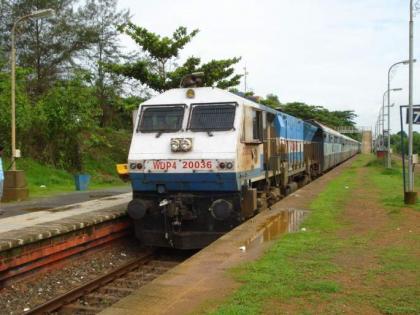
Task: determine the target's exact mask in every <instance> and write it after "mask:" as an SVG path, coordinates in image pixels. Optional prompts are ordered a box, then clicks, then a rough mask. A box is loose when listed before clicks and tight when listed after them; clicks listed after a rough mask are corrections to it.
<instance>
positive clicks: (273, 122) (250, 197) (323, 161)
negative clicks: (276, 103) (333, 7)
mask: <svg viewBox="0 0 420 315" xmlns="http://www.w3.org/2000/svg"><path fill="white" fill-rule="evenodd" d="M358 150H359V143H358V142H357V141H355V140H353V139H351V138H348V137H346V136H343V135H341V134H339V133H338V132H336V131H334V130H332V129H330V128H328V127H325V126H323V125H321V124H319V123H317V122H315V121H312V122H306V121H303V120H301V119H298V118H296V117H293V116H290V115H288V114H286V113H283V112H280V111H278V110H275V109H272V108H269V107H266V106H263V105H261V104H258V103H256V102H254V101H252V100H249V99H247V98H244V97H241V96H238V95H236V94H233V93H230V92H228V91H225V90H221V89H218V88H212V87H193V88H179V89H172V90H169V91H166V92H164V93H162V94H160V95H158V96H156V97H153V98H151V99H149V100H147V101H146V102H144V103H142V104H141V105H140V108H139V113H138V116H137V120H136V122H135V129H134V132H133V138H132V142H131V147H130V152H129V157H128V173H129V177H130V180H131V183H132V188H133V200H132V201H131V202H130V203H129V205H128V214H129V216H130V217H131V218H132V219H133V220H134V224H135V231H136V237H137V238H138V239H139V240H141V242H142V243H144V244H146V245H151V246H163V247H175V248H182V249H193V248H201V247H204V246H206V245H207V244H209V243H210V242H212V241H214V240H215V239H217V238H218V237H220V236H221V235H223V234H224V233H226V232H227V231H229V230H231V229H232V228H234V227H235V226H237V225H239V224H240V223H241V222H243V221H244V220H246V219H248V218H250V217H252V216H253V215H255V214H256V213H257V212H258V211H260V210H262V209H264V208H266V207H267V206H269V205H270V204H272V203H274V202H276V201H278V200H279V199H280V198H281V197H282V196H285V195H287V194H290V193H291V192H293V191H294V190H296V189H297V188H298V187H300V186H301V185H304V184H305V183H307V182H309V181H310V180H311V179H313V178H315V177H317V176H319V175H321V174H322V173H323V172H325V171H327V170H328V169H330V168H332V167H334V166H335V165H337V164H339V163H341V162H343V161H344V160H346V159H348V158H350V157H351V156H353V155H354V154H356V153H357V152H358Z"/></svg>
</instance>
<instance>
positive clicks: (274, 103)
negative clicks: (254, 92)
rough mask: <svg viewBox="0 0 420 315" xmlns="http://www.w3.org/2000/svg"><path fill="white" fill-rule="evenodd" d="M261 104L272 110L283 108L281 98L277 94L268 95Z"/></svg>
mask: <svg viewBox="0 0 420 315" xmlns="http://www.w3.org/2000/svg"><path fill="white" fill-rule="evenodd" d="M261 103H262V104H264V105H265V106H269V107H272V108H279V107H280V106H281V103H280V101H279V98H278V96H277V95H275V94H268V95H267V96H266V98H265V99H262V100H261Z"/></svg>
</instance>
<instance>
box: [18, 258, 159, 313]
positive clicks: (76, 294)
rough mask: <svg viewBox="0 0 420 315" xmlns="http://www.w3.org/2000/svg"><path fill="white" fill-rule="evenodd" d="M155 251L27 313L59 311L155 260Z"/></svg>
mask: <svg viewBox="0 0 420 315" xmlns="http://www.w3.org/2000/svg"><path fill="white" fill-rule="evenodd" d="M153 257H154V252H153V250H149V251H147V252H146V253H145V254H144V256H142V257H140V258H136V259H134V260H132V261H130V262H128V263H126V264H124V265H123V266H120V267H118V268H116V269H114V270H112V271H110V272H108V273H107V274H105V275H103V276H100V277H98V278H96V279H93V280H91V281H89V282H86V283H84V284H82V285H81V286H79V287H77V288H74V289H72V290H70V291H68V292H66V293H64V294H62V295H60V296H58V297H55V298H53V299H51V300H50V301H48V302H46V303H44V304H41V305H39V306H37V307H35V308H33V309H31V310H29V311H27V312H25V313H24V314H25V315H35V314H48V313H51V312H54V311H57V310H58V309H60V308H61V307H63V306H65V305H67V304H70V303H72V302H74V301H76V300H77V299H79V298H81V297H83V296H84V295H86V294H88V293H90V292H92V291H94V290H97V289H99V288H100V287H102V286H104V285H106V284H108V283H109V282H112V281H114V280H115V279H117V278H119V277H121V276H123V275H125V274H127V273H129V272H130V271H132V270H133V269H135V268H137V267H139V266H140V265H144V264H146V263H148V262H149V261H151V260H153Z"/></svg>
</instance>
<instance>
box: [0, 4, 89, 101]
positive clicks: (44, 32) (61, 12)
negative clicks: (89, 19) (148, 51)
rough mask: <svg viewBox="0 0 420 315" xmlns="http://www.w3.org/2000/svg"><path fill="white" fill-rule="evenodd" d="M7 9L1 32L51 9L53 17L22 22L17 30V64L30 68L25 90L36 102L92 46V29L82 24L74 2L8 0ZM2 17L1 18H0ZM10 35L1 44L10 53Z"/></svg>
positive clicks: (83, 22) (82, 20) (66, 73)
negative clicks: (22, 19)
mask: <svg viewBox="0 0 420 315" xmlns="http://www.w3.org/2000/svg"><path fill="white" fill-rule="evenodd" d="M9 3H11V4H12V9H11V10H5V12H6V14H9V15H8V16H5V22H4V23H3V24H5V25H3V26H2V28H3V29H6V30H8V31H10V29H11V28H12V23H13V21H15V20H16V19H17V18H18V17H21V16H24V15H26V14H28V13H29V12H32V11H35V10H41V9H46V8H51V9H54V10H55V12H56V16H55V17H51V18H47V19H40V20H25V22H24V23H20V24H19V27H18V30H17V31H18V33H19V36H17V42H16V45H17V63H18V65H20V66H21V67H23V68H27V69H31V70H32V71H33V75H31V76H29V77H28V80H29V82H28V85H27V86H28V91H29V92H30V94H31V95H32V96H33V99H37V98H38V97H40V96H41V95H42V94H43V93H45V92H46V91H47V90H48V88H49V87H51V86H52V85H53V84H54V82H55V81H56V80H58V79H60V78H63V77H65V76H66V75H68V72H69V69H70V68H74V66H75V65H76V64H77V62H78V61H79V60H78V58H79V57H80V52H81V51H83V50H85V49H87V48H88V47H89V46H90V45H91V44H92V39H93V36H94V33H93V30H92V29H91V28H90V27H89V26H88V25H87V24H86V20H84V19H83V16H81V14H80V12H75V11H74V10H73V6H74V5H75V4H76V3H77V1H76V0H43V1H38V0H15V1H9ZM2 18H3V17H2ZM9 41H10V36H8V37H7V38H3V40H2V44H3V45H5V46H6V47H8V49H7V51H9V50H10V42H9Z"/></svg>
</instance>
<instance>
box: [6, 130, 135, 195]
mask: <svg viewBox="0 0 420 315" xmlns="http://www.w3.org/2000/svg"><path fill="white" fill-rule="evenodd" d="M130 140H131V132H130V131H125V130H121V131H118V130H113V129H106V128H101V129H98V130H97V132H96V133H95V134H91V135H86V143H85V144H84V147H83V148H82V149H83V168H84V169H83V173H88V174H89V175H91V181H90V184H89V189H90V190H92V189H106V188H110V187H116V186H124V185H127V184H126V183H124V182H122V181H121V180H120V178H119V177H118V175H117V173H116V170H115V164H117V163H124V161H126V160H127V154H128V153H127V149H128V147H129V143H130ZM16 163H17V168H18V169H22V170H25V174H26V179H27V181H28V187H29V194H30V197H40V196H51V195H56V194H59V193H64V192H71V191H75V184H74V173H72V172H69V171H67V170H64V169H58V168H55V167H53V166H51V165H45V164H43V163H40V162H38V161H36V160H34V159H31V158H27V157H26V158H21V159H18V160H17V162H16ZM9 165H10V161H9V160H7V159H4V160H3V166H4V169H7V168H8V166H9Z"/></svg>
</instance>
